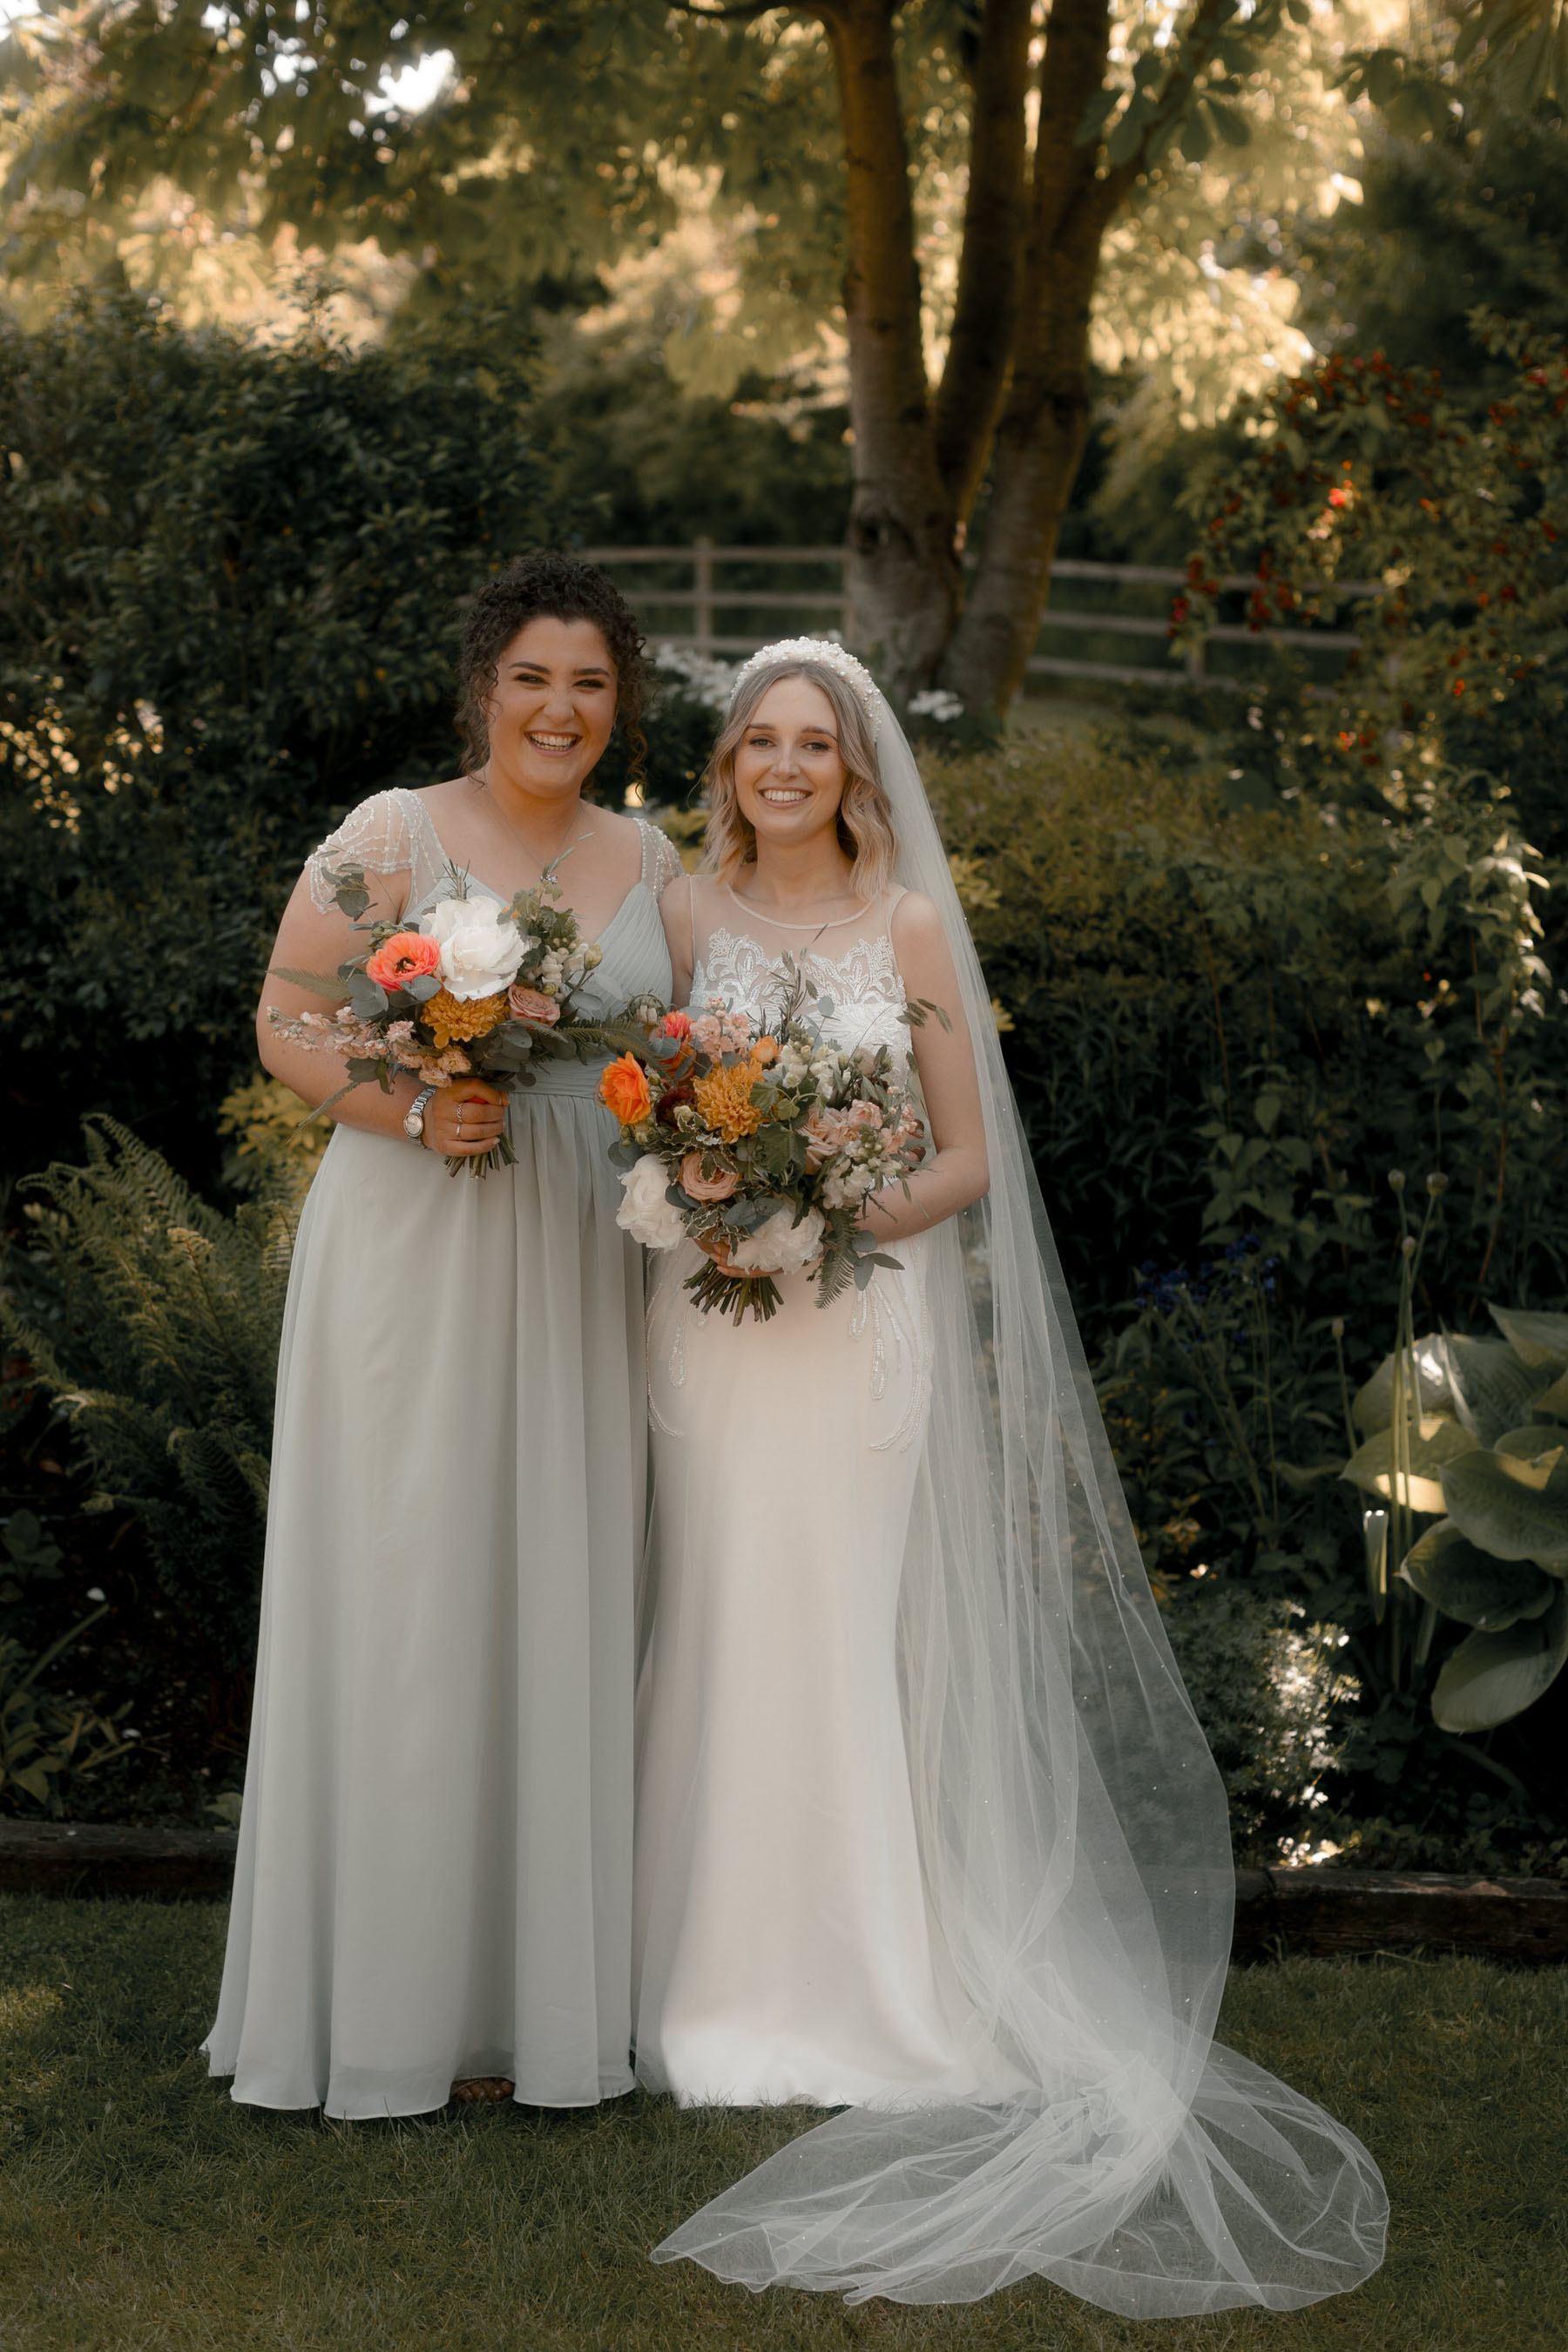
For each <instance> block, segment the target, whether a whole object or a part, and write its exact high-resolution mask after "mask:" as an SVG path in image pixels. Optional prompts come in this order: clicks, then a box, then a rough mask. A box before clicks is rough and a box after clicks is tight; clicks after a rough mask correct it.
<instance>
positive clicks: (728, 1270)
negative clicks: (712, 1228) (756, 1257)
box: [697, 1234, 779, 1282]
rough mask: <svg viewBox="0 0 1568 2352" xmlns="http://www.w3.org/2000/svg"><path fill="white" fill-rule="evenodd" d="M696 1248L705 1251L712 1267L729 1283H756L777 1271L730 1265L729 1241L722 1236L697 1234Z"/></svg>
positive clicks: (763, 1267) (774, 1267) (776, 1268)
mask: <svg viewBox="0 0 1568 2352" xmlns="http://www.w3.org/2000/svg"><path fill="white" fill-rule="evenodd" d="M697 1246H698V1248H699V1249H700V1250H704V1251H706V1253H707V1255H709V1256H710V1258H711V1259H712V1261H713V1263H714V1265H716V1266H717V1267H718V1269H719V1271H720V1273H721V1274H727V1275H728V1276H729V1277H730V1279H731V1282H758V1281H760V1280H761V1279H762V1277H763V1275H764V1274H775V1275H776V1274H777V1272H778V1270H779V1269H778V1267H777V1266H776V1265H770V1266H762V1267H758V1266H746V1267H744V1268H742V1267H741V1266H738V1265H731V1263H730V1244H729V1240H728V1238H727V1236H726V1235H725V1234H698V1235H697Z"/></svg>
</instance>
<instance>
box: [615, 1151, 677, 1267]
mask: <svg viewBox="0 0 1568 2352" xmlns="http://www.w3.org/2000/svg"><path fill="white" fill-rule="evenodd" d="M668 1190H669V1171H668V1169H667V1168H666V1167H665V1164H664V1162H663V1160H659V1159H658V1158H657V1157H656V1156H655V1154H654V1153H653V1152H651V1151H645V1152H644V1154H643V1156H642V1158H641V1159H640V1160H638V1161H637V1165H636V1167H635V1168H628V1169H627V1170H626V1174H625V1175H624V1176H623V1177H622V1178H621V1205H620V1207H619V1208H618V1209H617V1210H616V1224H617V1225H619V1227H620V1229H621V1231H622V1232H623V1233H624V1234H630V1235H631V1237H632V1239H633V1241H634V1242H640V1243H641V1244H642V1245H643V1247H644V1249H651V1250H672V1249H674V1248H675V1247H676V1245H677V1244H678V1243H680V1242H683V1241H684V1240H685V1238H686V1219H685V1216H684V1215H683V1214H682V1213H681V1211H680V1210H679V1209H678V1208H676V1207H675V1206H674V1204H673V1203H672V1202H669V1201H668V1200H667V1199H666V1198H665V1195H666V1193H667V1192H668Z"/></svg>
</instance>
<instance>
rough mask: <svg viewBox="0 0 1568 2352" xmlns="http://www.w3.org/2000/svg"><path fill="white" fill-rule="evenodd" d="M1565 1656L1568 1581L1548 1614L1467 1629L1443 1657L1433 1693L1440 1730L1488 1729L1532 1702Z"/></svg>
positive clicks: (1552, 1678) (1567, 1655)
mask: <svg viewBox="0 0 1568 2352" xmlns="http://www.w3.org/2000/svg"><path fill="white" fill-rule="evenodd" d="M1565 1660H1568V1587H1560V1588H1559V1590H1558V1592H1557V1596H1556V1598H1555V1600H1554V1601H1553V1602H1552V1607H1551V1609H1550V1610H1549V1611H1548V1612H1547V1613H1546V1615H1545V1616H1544V1617H1542V1618H1536V1619H1535V1620H1534V1621H1533V1622H1530V1623H1521V1624H1517V1625H1510V1626H1509V1627H1508V1629H1507V1631H1506V1632H1504V1633H1471V1634H1469V1635H1468V1636H1467V1638H1466V1639H1465V1640H1464V1641H1462V1642H1461V1643H1460V1644H1459V1646H1458V1649H1457V1650H1456V1651H1454V1653H1453V1654H1452V1655H1451V1656H1450V1657H1448V1658H1446V1659H1445V1660H1444V1662H1443V1670H1442V1672H1441V1673H1440V1674H1439V1675H1438V1676H1437V1685H1436V1689H1435V1690H1434V1692H1433V1694H1432V1715H1433V1719H1434V1721H1435V1722H1436V1724H1437V1725H1438V1727H1440V1728H1441V1729H1442V1730H1444V1731H1458V1732H1465V1731H1489V1730H1490V1728H1491V1727H1492V1726H1493V1724H1496V1723H1507V1722H1508V1721H1509V1720H1510V1717H1513V1716H1516V1715H1522V1714H1523V1712H1524V1710H1525V1708H1526V1707H1527V1706H1533V1705H1534V1703H1535V1701H1536V1700H1537V1699H1538V1698H1539V1697H1540V1696H1542V1692H1543V1691H1546V1690H1549V1689H1550V1688H1551V1686H1552V1684H1553V1683H1554V1682H1555V1681H1556V1679H1557V1676H1558V1675H1560V1674H1561V1672H1562V1671H1563V1662H1564V1661H1565Z"/></svg>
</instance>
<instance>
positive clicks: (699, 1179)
mask: <svg viewBox="0 0 1568 2352" xmlns="http://www.w3.org/2000/svg"><path fill="white" fill-rule="evenodd" d="M740 1181H741V1180H740V1178H739V1177H738V1176H737V1175H736V1173H735V1171H734V1170H733V1169H732V1168H721V1169H720V1171H719V1172H718V1174H717V1175H716V1176H704V1174H703V1173H702V1154H701V1153H700V1151H689V1152H688V1153H687V1154H686V1156H685V1158H684V1159H683V1160H682V1161H681V1163H680V1189H681V1191H682V1192H684V1193H685V1194H686V1196H687V1199H688V1200H689V1201H703V1202H707V1201H727V1200H728V1199H729V1197H730V1195H731V1192H733V1191H734V1189H735V1187H736V1185H737V1184H738V1183H739V1182H740Z"/></svg>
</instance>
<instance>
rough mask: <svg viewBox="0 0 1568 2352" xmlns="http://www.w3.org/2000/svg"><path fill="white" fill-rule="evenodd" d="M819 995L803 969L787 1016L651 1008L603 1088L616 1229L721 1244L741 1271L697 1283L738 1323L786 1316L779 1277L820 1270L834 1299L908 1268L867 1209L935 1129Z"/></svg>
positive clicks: (650, 1243)
mask: <svg viewBox="0 0 1568 2352" xmlns="http://www.w3.org/2000/svg"><path fill="white" fill-rule="evenodd" d="M808 997H816V991H815V990H814V989H813V988H812V987H811V984H810V983H809V982H805V981H803V980H800V979H798V978H795V979H794V981H793V985H792V987H791V990H790V993H789V996H788V999H787V1001H786V1003H785V1005H784V1012H783V1014H782V1016H781V1018H780V1019H779V1021H778V1022H777V1024H775V1025H767V1024H758V1023H756V1022H754V1021H753V1020H752V1016H751V1015H750V1014H749V1013H741V1012H735V1011H732V1010H731V1008H730V1007H729V1006H728V1005H727V1004H726V1003H724V1002H723V1000H722V999H721V998H719V997H711V998H710V1000H709V1002H708V1003H707V1005H706V1006H705V1007H704V1009H703V1010H702V1011H701V1012H700V1013H697V1014H695V1015H692V1014H689V1013H664V1014H663V1016H662V1018H661V1017H659V1015H658V1012H657V1009H650V1017H649V1019H648V1022H647V1031H646V1034H645V1035H644V1036H643V1037H642V1038H641V1039H640V1040H639V1042H638V1043H637V1045H635V1046H634V1047H633V1048H632V1049H631V1050H630V1051H629V1052H627V1053H625V1054H623V1055H621V1056H620V1057H619V1059H618V1060H616V1061H614V1062H612V1063H611V1064H610V1066H609V1068H608V1069H607V1070H606V1071H605V1075H604V1076H603V1078H602V1079H601V1080H600V1082H599V1092H600V1096H601V1098H602V1099H603V1101H604V1103H605V1107H606V1108H608V1109H609V1110H610V1111H611V1112H613V1113H614V1115H615V1117H616V1119H617V1120H618V1121H619V1124H620V1129H621V1137H620V1141H619V1142H618V1143H616V1144H615V1145H614V1146H613V1147H612V1149H611V1157H612V1159H613V1160H615V1161H616V1164H617V1166H618V1167H620V1169H621V1170H622V1171H623V1173H622V1176H621V1185H622V1189H623V1192H624V1194H625V1198H624V1199H623V1201H622V1203H621V1207H620V1210H619V1213H618V1220H617V1221H618V1223H620V1224H621V1225H622V1226H623V1227H624V1228H625V1230H626V1232H627V1233H629V1234H631V1235H632V1236H633V1238H634V1240H637V1241H639V1242H641V1243H642V1244H644V1245H645V1246H646V1247H647V1248H648V1249H654V1250H669V1249H674V1248H676V1247H677V1246H678V1244H679V1243H681V1242H682V1241H685V1240H687V1239H688V1238H689V1239H691V1240H693V1241H702V1240H710V1239H711V1240H722V1241H723V1242H724V1243H725V1244H726V1245H727V1248H728V1254H729V1263H730V1267H731V1269H732V1271H731V1272H726V1271H725V1270H724V1269H722V1268H721V1267H720V1266H719V1265H715V1264H714V1263H713V1262H712V1261H711V1259H709V1260H705V1262H704V1264H703V1265H702V1266H701V1267H700V1270H699V1271H698V1272H697V1273H696V1274H694V1275H692V1276H690V1277H689V1280H688V1282H687V1285H686V1287H687V1288H688V1289H689V1291H691V1292H692V1293H693V1294H694V1296H695V1297H696V1300H697V1303H698V1305H699V1306H700V1307H704V1308H709V1307H716V1308H717V1309H718V1310H719V1312H720V1313H721V1314H724V1315H731V1316H732V1317H733V1318H734V1319H735V1321H736V1323H737V1324H739V1323H740V1322H741V1320H742V1318H743V1316H744V1315H745V1314H746V1313H747V1312H748V1310H749V1311H750V1312H751V1314H752V1315H753V1316H754V1317H755V1318H756V1319H757V1320H758V1321H759V1322H765V1321H766V1320H767V1318H769V1317H770V1316H771V1315H773V1313H774V1311H775V1310H776V1308H777V1307H778V1304H779V1293H778V1286H777V1285H776V1284H775V1282H774V1281H773V1275H774V1274H806V1275H808V1276H810V1278H811V1279H812V1280H813V1281H814V1282H815V1283H816V1285H817V1304H818V1306H820V1307H826V1306H827V1305H828V1304H829V1303H830V1301H831V1300H833V1299H834V1298H836V1297H837V1296H838V1295H839V1293H840V1292H841V1291H842V1290H843V1289H844V1287H845V1286H846V1285H847V1283H849V1282H850V1281H853V1282H854V1283H855V1284H856V1286H858V1288H860V1289H862V1290H863V1289H864V1288H865V1286H866V1285H867V1283H868V1282H869V1281H870V1279H871V1275H872V1272H873V1269H874V1268H875V1267H877V1266H879V1265H885V1266H894V1267H896V1266H897V1265H898V1263H899V1262H898V1260H897V1259H896V1258H889V1257H887V1256H884V1255H880V1254H879V1252H878V1249H877V1246H876V1244H875V1242H874V1240H873V1239H872V1237H871V1235H870V1234H868V1233H867V1231H866V1229H865V1227H864V1226H863V1225H862V1224H861V1223H859V1214H860V1210H861V1207H862V1205H863V1204H864V1202H865V1201H866V1200H867V1198H868V1195H869V1194H870V1193H872V1192H876V1191H878V1190H879V1187H880V1186H882V1185H884V1184H889V1183H895V1182H902V1181H905V1180H906V1179H907V1177H908V1176H909V1174H910V1171H911V1170H913V1169H914V1168H916V1167H917V1166H918V1165H919V1163H920V1161H921V1159H922V1158H923V1156H924V1143H923V1132H924V1123H923V1121H922V1119H921V1113H920V1110H919V1108H918V1107H917V1105H916V1104H915V1102H914V1100H913V1099H912V1097H911V1096H910V1093H909V1091H908V1089H907V1088H906V1087H904V1086H903V1084H902V1083H901V1082H900V1078H899V1077H898V1076H897V1075H896V1074H895V1071H894V1068H893V1061H892V1056H891V1055H890V1054H889V1050H888V1048H887V1047H886V1046H885V1045H879V1046H875V1047H873V1046H860V1047H858V1048H856V1049H853V1050H846V1049H844V1048H841V1047H838V1046H836V1045H829V1044H827V1043H826V1041H825V1039H824V1037H823V1035H822V1031H821V1026H820V1022H819V1023H818V1024H816V1025H815V1026H814V1025H812V1024H809V1023H808V1022H807V1021H806V1020H805V1018H803V1017H802V1016H803V1012H804V1007H805V1000H806V999H807V998H808ZM816 1002H817V1005H818V1011H819V1013H820V1014H821V1016H822V1017H824V1018H825V1017H826V1015H827V1014H828V1013H831V1012H832V1010H833V1006H832V1004H831V1003H829V1002H828V1001H827V1000H826V999H823V998H816ZM926 1009H931V1010H934V1009H935V1008H924V1007H920V1008H914V1009H913V1011H912V1017H916V1018H918V1017H920V1016H921V1013H923V1011H924V1010H926Z"/></svg>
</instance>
